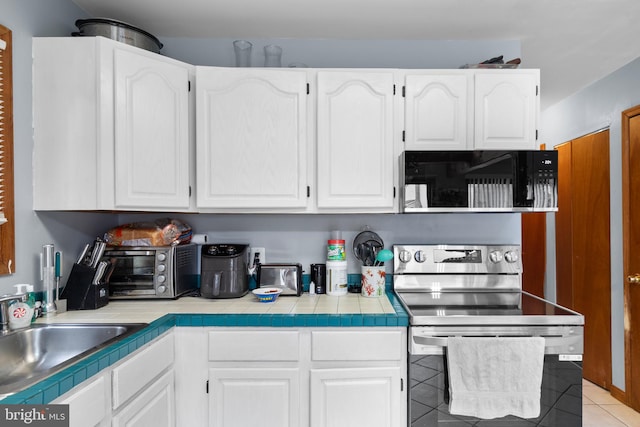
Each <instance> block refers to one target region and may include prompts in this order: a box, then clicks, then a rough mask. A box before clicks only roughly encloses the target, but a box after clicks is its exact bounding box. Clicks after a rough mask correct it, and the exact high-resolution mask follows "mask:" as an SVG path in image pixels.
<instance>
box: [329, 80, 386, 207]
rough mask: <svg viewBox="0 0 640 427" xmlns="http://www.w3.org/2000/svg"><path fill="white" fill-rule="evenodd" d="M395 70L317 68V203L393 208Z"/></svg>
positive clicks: (337, 205)
mask: <svg viewBox="0 0 640 427" xmlns="http://www.w3.org/2000/svg"><path fill="white" fill-rule="evenodd" d="M394 91H395V88H394V72H393V71H373V70H357V71H349V72H348V71H322V70H320V71H318V73H317V92H318V94H317V105H318V107H317V132H318V133H317V188H318V190H317V207H318V209H319V210H323V209H335V208H338V209H340V208H343V209H349V210H350V209H353V210H355V211H363V210H369V211H371V210H373V211H378V212H379V211H386V212H392V211H393V207H394V182H395V180H394V178H395V175H394V165H395V156H394V139H393V132H394Z"/></svg>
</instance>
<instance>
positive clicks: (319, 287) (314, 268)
mask: <svg viewBox="0 0 640 427" xmlns="http://www.w3.org/2000/svg"><path fill="white" fill-rule="evenodd" d="M311 282H313V284H314V286H315V291H316V294H326V293H327V264H311Z"/></svg>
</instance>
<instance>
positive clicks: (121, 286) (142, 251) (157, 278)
mask: <svg viewBox="0 0 640 427" xmlns="http://www.w3.org/2000/svg"><path fill="white" fill-rule="evenodd" d="M102 259H103V260H106V261H108V262H109V263H110V264H111V265H112V266H113V267H112V271H111V274H110V275H109V278H108V285H109V299H142V298H157V299H174V298H177V297H179V296H180V295H184V294H187V293H189V292H192V291H195V290H197V289H198V276H199V272H198V247H197V245H193V244H187V245H178V246H117V247H115V246H114V247H107V249H106V250H105V252H104V255H103V257H102Z"/></svg>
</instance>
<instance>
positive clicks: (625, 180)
mask: <svg viewBox="0 0 640 427" xmlns="http://www.w3.org/2000/svg"><path fill="white" fill-rule="evenodd" d="M638 115H640V105H638V106H635V107H632V108H629V109H627V110H625V111H623V112H622V258H623V270H622V273H623V275H622V277H623V281H624V283H623V288H624V366H625V368H624V373H625V391H624V397H625V398H624V401H625V403H627V404H628V405H630V404H631V402H632V401H633V399H632V396H633V381H632V376H631V371H632V368H631V356H632V354H631V345H632V342H631V314H632V313H631V295H630V291H629V283H628V281H627V280H626V278H627V277H629V275H630V274H631V272H630V271H629V269H630V258H631V253H630V246H631V241H630V239H629V235H628V233H626V232H625V230H628V229H629V226H630V222H631V212H630V202H629V188H630V183H629V172H630V171H631V165H630V164H629V162H630V135H629V132H630V121H631V119H632V118H633V117H636V116H638ZM634 409H638V408H634Z"/></svg>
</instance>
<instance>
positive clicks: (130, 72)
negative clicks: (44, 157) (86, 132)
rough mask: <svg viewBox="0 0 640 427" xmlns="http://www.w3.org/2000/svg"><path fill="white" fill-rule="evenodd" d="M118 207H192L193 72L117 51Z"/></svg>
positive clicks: (116, 172)
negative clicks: (190, 198) (190, 97)
mask: <svg viewBox="0 0 640 427" xmlns="http://www.w3.org/2000/svg"><path fill="white" fill-rule="evenodd" d="M114 55H115V56H114V80H115V81H114V84H115V181H116V182H115V186H116V191H115V204H116V208H129V207H131V208H136V207H138V208H139V207H151V208H153V207H155V208H163V207H164V208H171V209H176V208H183V209H187V208H189V192H190V189H189V71H188V70H187V69H186V68H185V67H181V66H179V65H176V64H173V63H168V62H163V61H161V60H158V59H154V58H150V57H147V56H145V55H140V54H137V53H133V52H129V51H125V50H120V49H116V50H115V52H114Z"/></svg>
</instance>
